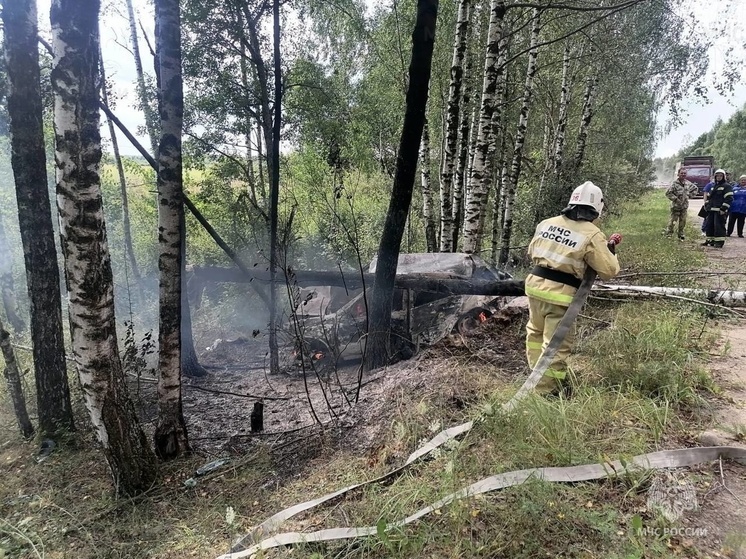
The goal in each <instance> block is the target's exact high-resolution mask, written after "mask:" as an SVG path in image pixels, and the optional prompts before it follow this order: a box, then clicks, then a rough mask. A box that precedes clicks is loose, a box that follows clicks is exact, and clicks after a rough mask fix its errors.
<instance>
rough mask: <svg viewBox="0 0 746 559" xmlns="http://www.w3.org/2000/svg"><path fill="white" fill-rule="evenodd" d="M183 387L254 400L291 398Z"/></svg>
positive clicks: (188, 385) (194, 385) (187, 385)
mask: <svg viewBox="0 0 746 559" xmlns="http://www.w3.org/2000/svg"><path fill="white" fill-rule="evenodd" d="M184 386H185V387H187V388H194V389H195V390H200V391H202V392H209V393H211V394H224V395H226V396H237V397H239V398H252V399H255V400H292V398H288V397H286V396H263V395H257V394H240V393H238V392H230V391H228V390H215V389H213V388H205V387H203V386H197V385H196V384H185V385H184Z"/></svg>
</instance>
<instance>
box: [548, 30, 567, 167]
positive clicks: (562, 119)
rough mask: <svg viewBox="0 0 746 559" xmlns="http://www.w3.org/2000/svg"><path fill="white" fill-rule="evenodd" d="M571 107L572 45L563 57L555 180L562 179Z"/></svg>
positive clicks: (554, 165) (554, 164) (555, 146)
mask: <svg viewBox="0 0 746 559" xmlns="http://www.w3.org/2000/svg"><path fill="white" fill-rule="evenodd" d="M569 105H570V43H569V42H568V43H567V44H566V45H565V51H564V54H563V55H562V85H561V90H560V99H559V112H558V115H557V132H556V133H555V144H554V156H553V157H552V165H553V167H552V168H553V171H554V177H555V179H558V178H559V177H560V174H561V171H562V164H563V158H564V156H565V138H566V132H567V113H568V108H569Z"/></svg>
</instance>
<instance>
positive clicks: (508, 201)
mask: <svg viewBox="0 0 746 559" xmlns="http://www.w3.org/2000/svg"><path fill="white" fill-rule="evenodd" d="M540 16H541V12H540V11H539V10H538V9H537V8H534V14H533V21H532V25H531V43H530V45H529V49H530V50H529V52H528V68H527V69H526V83H525V85H524V89H523V103H522V105H521V114H520V116H519V118H518V128H517V129H516V133H515V144H514V146H513V160H512V161H511V163H510V174H509V175H508V184H507V188H506V189H505V196H506V197H505V223H504V224H503V233H502V239H501V241H500V258H499V260H498V264H499V265H500V266H504V265H505V264H507V263H508V257H509V256H510V239H511V236H512V233H513V207H514V206H515V193H516V189H517V188H518V179H519V178H520V176H521V162H522V161H523V145H524V144H525V142H526V130H527V129H528V115H529V111H530V108H531V98H532V97H533V93H534V76H535V75H536V60H537V58H538V55H539V49H538V44H539V31H540V29H541V26H540Z"/></svg>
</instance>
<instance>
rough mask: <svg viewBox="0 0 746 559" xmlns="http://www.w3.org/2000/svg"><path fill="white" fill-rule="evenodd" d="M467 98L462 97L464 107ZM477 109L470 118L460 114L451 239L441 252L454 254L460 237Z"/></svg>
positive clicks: (464, 112) (465, 113)
mask: <svg viewBox="0 0 746 559" xmlns="http://www.w3.org/2000/svg"><path fill="white" fill-rule="evenodd" d="M466 101H467V97H466V95H465V96H464V104H465V105H466ZM477 121H478V119H477V108H476V107H473V109H472V111H471V116H469V113H468V112H467V111H466V110H464V111H462V113H461V130H460V134H461V138H460V139H459V155H458V165H457V166H456V174H455V176H454V181H453V211H452V213H451V215H452V216H453V239H452V241H451V246H450V250H448V251H446V250H442V249H441V252H456V251H457V250H458V240H459V238H460V237H461V227H462V225H463V223H464V193H465V192H466V191H467V188H468V186H469V169H470V168H471V161H472V160H473V158H474V140H475V138H476V132H477V130H476V127H477Z"/></svg>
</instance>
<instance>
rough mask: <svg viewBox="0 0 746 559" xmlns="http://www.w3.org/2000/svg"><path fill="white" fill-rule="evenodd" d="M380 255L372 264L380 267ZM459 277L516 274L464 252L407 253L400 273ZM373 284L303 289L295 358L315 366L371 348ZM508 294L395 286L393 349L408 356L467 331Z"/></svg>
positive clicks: (293, 329) (293, 321)
mask: <svg viewBox="0 0 746 559" xmlns="http://www.w3.org/2000/svg"><path fill="white" fill-rule="evenodd" d="M375 270H376V260H375V259H374V260H373V262H371V264H370V266H369V270H368V271H369V273H375ZM417 274H422V276H423V278H424V277H427V278H429V279H433V278H436V279H437V278H444V279H446V278H447V279H457V280H487V281H501V280H510V279H512V277H511V276H510V274H507V273H505V272H501V271H498V270H496V269H495V268H493V267H491V266H490V265H489V264H487V263H486V262H485V261H484V260H483V259H481V258H480V257H478V256H475V255H471V254H461V253H413V254H401V255H400V256H399V261H398V265H397V278H398V277H400V276H410V277H411V276H415V275H417ZM371 293H372V282H371V286H370V287H368V286H366V288H365V289H362V288H360V289H354V290H349V289H345V288H342V287H331V286H315V287H306V288H302V289H299V290H298V293H297V298H296V299H297V300H296V305H295V309H294V312H292V313H291V315H290V318H289V320H288V321H287V322H286V325H285V326H286V327H285V333H286V335H288V336H289V337H290V340H289V341H291V340H292V343H293V346H294V348H295V349H294V351H293V356H292V357H293V358H294V359H295V360H296V362H298V363H299V362H300V360H301V357H303V362H304V364H306V365H313V366H314V367H316V366H319V367H322V368H323V367H324V366H326V365H336V364H338V363H340V362H342V361H346V360H359V359H361V358H362V357H363V355H364V352H365V339H366V332H367V316H368V305H369V301H370V297H371ZM503 299H504V298H503V297H495V296H492V295H449V294H444V293H439V292H433V291H428V290H424V289H422V290H421V289H418V288H416V287H415V288H400V287H395V289H394V299H393V309H392V314H391V350H392V354H393V355H392V359H393V360H394V361H396V360H400V359H406V358H409V357H411V356H412V355H413V354H414V353H417V352H418V351H419V350H420V348H422V347H426V346H429V345H432V344H434V343H435V342H437V341H438V340H440V339H442V338H443V337H445V336H447V335H448V334H450V333H451V332H453V331H454V330H455V331H458V332H460V333H462V334H465V333H468V331H470V330H471V329H473V328H475V327H476V326H478V325H479V323H480V322H482V321H485V320H487V319H488V318H489V317H490V316H491V315H492V314H493V313H494V312H495V311H497V310H498V309H499V307H500V306H501V304H502V302H503Z"/></svg>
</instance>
